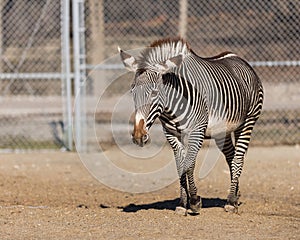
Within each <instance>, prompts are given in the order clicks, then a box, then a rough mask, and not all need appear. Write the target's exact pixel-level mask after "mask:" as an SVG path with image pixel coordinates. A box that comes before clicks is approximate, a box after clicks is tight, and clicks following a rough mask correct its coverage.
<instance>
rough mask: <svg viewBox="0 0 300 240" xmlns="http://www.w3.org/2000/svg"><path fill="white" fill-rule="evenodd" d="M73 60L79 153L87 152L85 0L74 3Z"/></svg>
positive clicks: (76, 138)
mask: <svg viewBox="0 0 300 240" xmlns="http://www.w3.org/2000/svg"><path fill="white" fill-rule="evenodd" d="M72 22H73V58H74V80H75V97H76V99H75V109H74V112H75V116H74V118H75V119H74V130H75V142H76V149H77V151H81V152H85V151H86V148H87V137H86V108H85V86H86V85H85V80H86V73H85V69H86V66H85V58H86V56H85V42H84V39H85V36H84V32H85V23H84V0H74V1H73V19H72Z"/></svg>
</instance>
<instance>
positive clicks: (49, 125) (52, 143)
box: [0, 0, 63, 149]
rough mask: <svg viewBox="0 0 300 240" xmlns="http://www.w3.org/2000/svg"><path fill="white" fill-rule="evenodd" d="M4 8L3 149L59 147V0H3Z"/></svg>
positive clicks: (0, 18) (0, 61)
mask: <svg viewBox="0 0 300 240" xmlns="http://www.w3.org/2000/svg"><path fill="white" fill-rule="evenodd" d="M0 10H1V11H0V52H1V55H0V105H1V108H0V128H1V131H0V149H4V148H5V149H6V148H8V149H33V148H35V149H44V148H55V149H57V148H59V147H61V146H63V144H62V142H61V139H62V129H63V123H62V101H61V88H62V82H61V65H62V62H61V2H60V0H42V1H21V0H2V1H0Z"/></svg>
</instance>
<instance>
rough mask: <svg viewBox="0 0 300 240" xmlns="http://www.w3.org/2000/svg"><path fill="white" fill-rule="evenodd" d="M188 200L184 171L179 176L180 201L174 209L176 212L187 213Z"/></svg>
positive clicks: (184, 214)
mask: <svg viewBox="0 0 300 240" xmlns="http://www.w3.org/2000/svg"><path fill="white" fill-rule="evenodd" d="M188 201H189V192H188V186H187V179H186V173H184V174H182V175H181V177H180V202H179V205H178V206H177V207H176V209H175V211H176V213H177V214H179V215H183V216H186V215H187V208H188Z"/></svg>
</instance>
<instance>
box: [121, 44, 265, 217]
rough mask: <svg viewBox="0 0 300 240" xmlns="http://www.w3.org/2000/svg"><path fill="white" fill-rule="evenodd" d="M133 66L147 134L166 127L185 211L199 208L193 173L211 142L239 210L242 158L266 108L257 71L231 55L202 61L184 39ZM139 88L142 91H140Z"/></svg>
mask: <svg viewBox="0 0 300 240" xmlns="http://www.w3.org/2000/svg"><path fill="white" fill-rule="evenodd" d="M131 60H132V59H131ZM124 64H125V65H126V63H124ZM135 64H136V66H137V69H138V71H137V73H136V77H135V83H134V87H133V92H134V101H135V104H136V110H137V112H139V114H140V115H141V116H142V117H143V118H144V119H145V120H146V128H147V130H148V129H149V128H150V127H151V125H152V124H153V122H154V120H155V119H156V118H157V117H158V118H159V119H160V121H161V123H162V125H163V129H164V132H165V135H166V138H167V140H168V141H169V143H170V145H171V147H172V148H173V151H174V155H175V160H176V164H177V170H178V174H179V177H180V186H181V203H180V204H181V206H182V207H184V208H187V207H188V204H190V207H191V209H192V210H193V211H194V212H197V211H198V209H199V207H200V205H201V202H200V197H198V196H197V188H196V186H195V183H194V177H193V171H194V167H195V159H196V156H197V153H198V151H199V149H200V148H201V145H202V142H203V140H204V138H205V137H209V138H214V139H215V141H216V143H217V146H218V147H219V149H220V150H221V151H222V152H223V153H224V155H225V157H226V161H227V163H228V165H229V169H230V173H231V186H230V193H229V195H228V205H230V206H233V207H234V209H236V208H237V205H238V197H239V193H238V192H239V188H238V180H239V177H240V174H241V172H242V167H243V162H244V155H245V153H246V151H247V149H248V145H249V142H250V137H251V132H252V129H253V127H254V124H255V122H256V121H257V119H258V117H259V115H260V112H261V109H262V104H263V88H262V84H261V82H260V80H259V78H258V77H257V75H256V73H255V72H254V70H253V69H252V68H251V66H250V65H249V64H248V63H247V62H246V61H245V60H243V59H241V58H240V57H238V56H237V55H235V54H233V53H229V52H227V53H224V54H221V55H219V56H216V57H212V58H201V57H199V56H198V55H196V54H195V53H194V52H193V51H192V50H191V49H190V48H189V46H188V45H187V44H186V42H184V41H183V40H181V39H176V40H169V39H167V40H161V41H157V42H155V43H153V44H152V46H151V48H148V49H146V50H144V51H143V52H142V53H141V55H140V57H139V58H137V59H136V60H135ZM139 85H140V86H143V87H141V88H143V89H139V90H137V89H138V87H139ZM153 92H155V94H154V93H153ZM232 135H234V138H232Z"/></svg>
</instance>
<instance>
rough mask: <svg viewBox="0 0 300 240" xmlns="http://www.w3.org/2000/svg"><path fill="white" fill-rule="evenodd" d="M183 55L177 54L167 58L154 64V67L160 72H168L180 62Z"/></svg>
mask: <svg viewBox="0 0 300 240" xmlns="http://www.w3.org/2000/svg"><path fill="white" fill-rule="evenodd" d="M182 60H183V57H182V55H181V54H180V55H177V56H175V57H172V58H169V59H168V60H166V61H164V62H163V63H159V64H156V68H157V70H158V72H160V73H161V74H165V73H167V72H170V71H171V70H172V68H175V67H179V66H180V64H181V63H182Z"/></svg>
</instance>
